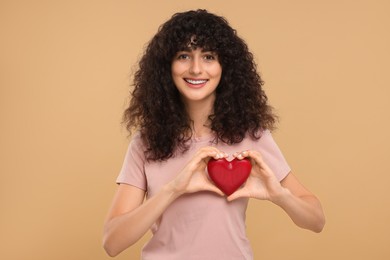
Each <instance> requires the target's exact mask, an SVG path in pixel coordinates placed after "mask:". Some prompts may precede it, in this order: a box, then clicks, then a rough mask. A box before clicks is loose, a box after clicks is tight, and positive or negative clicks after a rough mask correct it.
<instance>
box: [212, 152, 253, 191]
mask: <svg viewBox="0 0 390 260" xmlns="http://www.w3.org/2000/svg"><path fill="white" fill-rule="evenodd" d="M251 169H252V164H251V163H250V161H249V160H248V159H246V158H244V159H242V160H238V159H233V160H232V161H230V162H229V161H228V160H226V159H225V158H223V159H219V160H215V159H211V160H210V161H209V163H208V164H207V171H208V173H209V176H210V178H211V180H212V181H213V182H214V184H215V186H217V187H218V188H219V189H220V190H221V191H223V193H225V194H226V195H227V196H229V195H230V194H232V193H233V192H235V191H236V190H237V189H238V188H240V186H241V185H242V184H243V183H244V182H245V181H246V179H248V177H249V174H250V172H251Z"/></svg>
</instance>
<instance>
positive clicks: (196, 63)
mask: <svg viewBox="0 0 390 260" xmlns="http://www.w3.org/2000/svg"><path fill="white" fill-rule="evenodd" d="M189 72H190V73H191V74H193V75H199V74H201V73H202V63H201V61H200V59H199V58H194V59H193V60H192V61H191V66H190V69H189Z"/></svg>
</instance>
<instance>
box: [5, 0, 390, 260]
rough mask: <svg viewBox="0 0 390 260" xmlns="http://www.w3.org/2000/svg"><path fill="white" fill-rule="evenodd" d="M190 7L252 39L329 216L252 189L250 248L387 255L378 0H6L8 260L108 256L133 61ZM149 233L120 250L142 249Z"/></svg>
mask: <svg viewBox="0 0 390 260" xmlns="http://www.w3.org/2000/svg"><path fill="white" fill-rule="evenodd" d="M197 8H205V9H208V10H209V11H211V12H214V13H216V14H218V15H223V16H225V17H226V18H227V19H228V21H229V22H230V24H231V25H232V26H233V27H234V28H236V29H237V31H238V34H239V35H240V36H241V37H242V38H243V39H245V41H246V42H247V43H248V45H249V47H250V50H251V51H252V52H253V54H254V56H255V59H256V62H257V64H258V69H259V72H260V73H261V75H262V77H263V79H264V80H265V82H266V84H265V90H266V93H267V94H268V96H269V100H270V102H271V104H272V105H273V106H274V107H275V109H276V112H277V113H278V115H279V116H280V123H279V125H278V130H277V131H276V132H275V133H274V137H275V139H276V141H277V143H278V144H279V146H280V148H281V149H282V151H283V153H284V155H285V157H286V158H287V160H288V162H289V163H290V165H291V167H292V169H293V171H294V172H295V174H296V175H297V176H298V178H299V179H300V180H301V181H302V183H303V184H304V185H305V186H306V187H308V188H309V189H310V190H311V191H313V192H314V193H315V194H316V195H317V196H318V197H319V198H320V199H321V201H322V203H323V207H324V210H325V213H326V217H327V223H326V226H325V229H324V230H323V232H322V233H320V234H315V233H312V232H309V231H306V230H302V229H299V228H297V227H296V226H295V225H294V224H293V223H292V221H291V220H290V219H289V218H288V217H287V215H286V214H285V213H284V212H283V211H282V210H281V209H280V208H278V207H276V206H273V205H271V204H270V203H268V202H265V201H254V200H252V201H251V202H250V205H249V209H248V211H247V231H248V236H249V238H250V240H251V244H252V246H253V249H254V254H255V259H256V260H257V259H276V260H278V259H289V260H294V259H297V260H298V259H299V260H302V259H317V260H321V259H355V260H367V259H376V260H379V259H390V249H389V233H390V225H389V219H390V209H389V199H390V191H389V183H390V177H389V176H390V166H389V165H390V163H389V159H388V156H389V155H390V138H389V133H390V122H389V118H390V117H389V112H390V102H389V98H390V90H389V88H390V79H389V75H390V74H389V68H390V51H389V46H390V36H389V32H390V16H389V13H390V2H389V1H386V0H383V1H381V0H360V1H359V0H330V1H311V0H297V1H288V0H278V1H265V0H264V1H246V0H241V1H210V0H203V1H182V0H175V1H151V0H143V1H125V0H110V1H108V0H107V1H102V0H67V1H54V0H46V1H44V0H36V1H29V0H1V1H0V160H1V161H0V225H1V226H0V258H1V259H7V260H22V259H23V260H25V259H31V260H42V259H50V260H51V259H55V260H69V259H76V260H85V259H94V260H98V259H99V260H102V259H109V257H108V256H107V255H106V254H105V252H104V250H103V249H102V246H101V240H102V229H103V222H104V218H105V216H106V213H107V211H108V207H109V205H110V203H111V200H112V197H113V194H114V192H115V190H116V184H115V179H116V177H117V175H118V172H119V170H120V167H121V165H122V161H123V157H124V153H125V150H126V148H127V144H128V142H129V138H128V137H127V133H126V131H125V129H124V128H123V127H122V126H121V124H120V122H121V117H122V113H123V110H124V109H125V107H126V104H127V103H128V93H129V90H130V82H131V75H132V72H134V70H135V69H136V64H137V61H138V60H139V57H140V56H141V55H142V53H143V48H144V46H145V44H146V43H147V42H148V41H149V40H150V38H151V37H152V36H153V35H154V34H155V32H156V31H157V29H158V27H159V25H160V24H162V23H163V22H165V21H166V20H167V19H169V18H170V17H171V15H172V14H174V13H176V12H180V11H186V10H189V9H197ZM149 236H150V234H147V235H146V236H145V237H144V238H143V239H142V240H141V241H139V242H138V243H137V244H136V245H134V246H133V247H132V248H130V249H128V250H126V251H125V252H123V253H122V254H121V255H120V256H118V257H117V259H139V255H140V250H141V248H142V246H143V244H144V243H145V241H146V240H147V238H148V237H149Z"/></svg>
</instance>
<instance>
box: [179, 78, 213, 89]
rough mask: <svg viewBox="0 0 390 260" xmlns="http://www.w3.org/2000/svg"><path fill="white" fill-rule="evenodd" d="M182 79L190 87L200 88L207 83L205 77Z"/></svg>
mask: <svg viewBox="0 0 390 260" xmlns="http://www.w3.org/2000/svg"><path fill="white" fill-rule="evenodd" d="M184 81H185V82H186V83H187V85H188V86H189V87H191V88H200V87H203V86H204V85H205V84H206V83H207V81H208V80H207V79H187V78H185V79H184Z"/></svg>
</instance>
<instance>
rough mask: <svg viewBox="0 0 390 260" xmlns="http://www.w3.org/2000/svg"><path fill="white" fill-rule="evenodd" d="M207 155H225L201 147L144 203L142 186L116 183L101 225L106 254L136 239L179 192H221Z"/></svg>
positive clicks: (123, 247) (113, 252) (119, 250)
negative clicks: (209, 175)
mask: <svg viewBox="0 0 390 260" xmlns="http://www.w3.org/2000/svg"><path fill="white" fill-rule="evenodd" d="M210 157H214V158H215V159H219V158H222V157H225V155H224V154H222V153H220V152H219V151H218V150H217V149H216V148H214V147H206V148H202V149H200V150H199V151H198V152H197V153H196V154H195V156H194V157H193V159H192V160H191V161H190V162H189V163H188V164H187V165H186V166H185V167H184V169H183V170H182V171H181V172H180V173H179V174H178V175H177V177H176V178H175V179H174V180H172V181H171V182H169V183H167V184H166V185H165V186H164V187H163V188H162V189H161V190H160V191H159V192H158V193H157V194H156V195H155V196H153V197H152V198H150V199H148V200H147V201H145V202H144V203H143V201H144V197H145V191H144V190H142V189H139V188H137V187H134V186H131V185H126V184H124V185H123V184H121V185H119V187H118V190H117V193H116V195H115V197H114V200H113V203H112V206H111V209H110V211H109V213H108V217H107V220H106V222H105V225H104V234H103V247H104V249H105V250H106V252H107V253H108V255H110V256H116V255H118V254H119V253H120V252H122V251H123V250H125V249H126V248H128V247H130V246H131V245H133V244H134V243H135V242H137V241H138V240H139V239H140V238H141V237H142V236H143V235H144V234H145V233H146V232H147V230H148V229H149V228H150V227H151V226H152V225H153V223H155V222H156V220H157V219H158V218H159V217H160V216H161V214H163V212H164V211H165V209H166V208H167V207H168V206H169V205H170V204H171V203H172V202H173V201H175V199H177V198H178V197H180V196H181V195H182V194H185V193H193V192H197V191H200V190H209V191H213V192H216V193H218V194H220V195H223V193H222V192H221V191H220V190H219V189H217V188H216V187H215V186H214V185H213V184H212V183H211V182H210V181H209V180H208V178H207V176H206V173H205V168H206V165H207V162H208V160H209V158H210Z"/></svg>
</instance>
